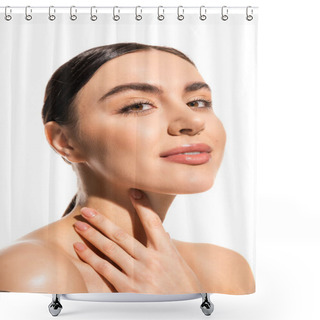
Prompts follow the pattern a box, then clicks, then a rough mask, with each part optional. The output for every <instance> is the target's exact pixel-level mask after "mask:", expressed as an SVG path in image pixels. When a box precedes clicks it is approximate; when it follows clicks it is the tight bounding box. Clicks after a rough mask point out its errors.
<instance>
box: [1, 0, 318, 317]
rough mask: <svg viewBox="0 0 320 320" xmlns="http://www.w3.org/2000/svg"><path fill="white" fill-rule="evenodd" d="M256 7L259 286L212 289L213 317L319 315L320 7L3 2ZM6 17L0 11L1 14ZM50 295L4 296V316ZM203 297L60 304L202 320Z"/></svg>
mask: <svg viewBox="0 0 320 320" xmlns="http://www.w3.org/2000/svg"><path fill="white" fill-rule="evenodd" d="M4 5H11V6H18V5H19V6H20V5H23V6H25V5H31V6H40V5H41V6H49V5H54V6H69V5H78V6H91V5H96V6H114V5H118V6H137V5H140V6H158V5H163V6H178V5H184V6H200V5H207V6H222V5H227V6H248V5H252V6H259V36H258V37H259V39H258V79H259V81H258V215H257V234H256V240H257V244H256V281H257V292H256V293H255V294H252V295H248V296H231V295H222V294H214V295H211V300H212V301H213V302H214V304H215V311H214V313H213V314H212V316H211V318H212V319H213V318H214V319H217V320H218V319H219V320H220V319H237V320H239V319H246V320H249V319H254V320H256V319H259V320H264V319H268V320H278V319H279V320H280V319H281V320H289V319H290V320H295V319H297V320H298V319H299V320H300V319H308V320H316V319H319V308H318V307H317V302H318V301H319V300H320V293H319V287H320V276H319V272H320V259H319V255H320V233H319V232H318V229H319V226H320V204H319V201H318V199H317V198H319V197H318V196H319V191H320V186H319V185H320V169H319V163H320V151H319V147H320V144H319V143H318V139H319V138H320V126H319V125H318V122H319V120H320V117H319V115H320V112H319V109H320V98H319V92H320V59H319V57H320V45H319V44H320V42H319V31H320V19H319V14H320V3H319V2H317V1H316V0H314V1H312V0H304V1H303V2H302V1H295V0H290V1H289V0H288V1H284V0H283V1H275V0H268V1H265V2H263V3H262V2H261V1H260V2H259V1H253V0H250V1H249V0H247V1H227V0H225V1H213V0H207V1H204V0H203V1H201V2H198V1H196V0H193V1H187V0H180V1H176V0H166V1H165V0H159V1H158V0H157V1H156V0H144V1H142V0H138V1H137V0H131V1H129V0H127V1H121V0H114V1H103V0H95V1H94V2H89V0H82V1H79V0H78V1H76V0H74V1H73V2H71V1H66V0H64V1H58V0H51V1H49V0H42V1H40V0H39V1H31V0H28V1H18V0H14V1H10V3H9V1H7V2H2V3H1V6H4ZM1 18H2V17H1ZM50 301H51V295H43V294H22V293H1V294H0V315H1V316H0V317H1V319H5V320H7V319H22V318H23V319H50V318H51V315H50V314H49V312H48V309H47V305H48V304H49V303H50ZM200 303H201V299H197V300H190V301H181V302H158V303H99V302H79V301H67V300H62V304H63V307H64V308H63V310H62V312H61V314H60V315H59V317H61V318H68V319H90V318H91V319H92V318H93V319H163V318H166V319H204V317H205V316H204V315H203V314H202V312H201V310H200V308H199V306H200Z"/></svg>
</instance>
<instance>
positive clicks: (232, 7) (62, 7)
mask: <svg viewBox="0 0 320 320" xmlns="http://www.w3.org/2000/svg"><path fill="white" fill-rule="evenodd" d="M6 7H10V8H13V9H14V8H16V9H24V8H26V7H30V8H33V9H47V8H49V7H50V6H45V7H42V6H0V8H2V9H5V8H6ZM53 7H54V8H58V9H59V8H61V9H68V8H71V7H75V8H81V9H90V8H92V7H94V8H102V9H112V8H114V7H115V6H108V7H104V6H85V7H84V6H67V7H66V6H53ZM117 7H118V8H119V9H120V8H126V9H135V8H136V7H137V6H134V7H131V6H117ZM138 7H141V8H146V9H158V7H159V6H156V7H147V6H138ZM160 7H163V8H169V9H176V8H178V7H179V6H175V7H168V6H160ZM181 7H183V8H184V9H198V8H200V7H201V6H198V7H188V6H181ZM203 7H205V8H206V9H221V8H222V7H223V6H220V7H209V6H208V7H207V6H203ZM226 7H227V8H228V9H246V8H247V7H245V6H242V7H234V6H230V7H229V6H226ZM249 7H251V8H252V9H258V8H259V7H253V6H249Z"/></svg>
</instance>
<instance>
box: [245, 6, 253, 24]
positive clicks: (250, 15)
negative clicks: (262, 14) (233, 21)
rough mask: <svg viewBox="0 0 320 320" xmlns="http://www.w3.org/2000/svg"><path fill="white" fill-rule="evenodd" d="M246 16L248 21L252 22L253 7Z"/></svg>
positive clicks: (247, 11)
mask: <svg viewBox="0 0 320 320" xmlns="http://www.w3.org/2000/svg"><path fill="white" fill-rule="evenodd" d="M249 8H251V14H249ZM246 14H247V20H248V21H251V20H252V19H253V9H252V7H251V6H249V7H247V10H246Z"/></svg>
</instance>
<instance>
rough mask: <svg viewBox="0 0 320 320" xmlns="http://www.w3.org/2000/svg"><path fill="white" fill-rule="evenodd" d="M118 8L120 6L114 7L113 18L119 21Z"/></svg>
mask: <svg viewBox="0 0 320 320" xmlns="http://www.w3.org/2000/svg"><path fill="white" fill-rule="evenodd" d="M116 8H118V6H115V7H113V20H115V21H118V20H119V19H120V16H119V15H118V14H115V9H116ZM118 13H120V10H119V8H118Z"/></svg>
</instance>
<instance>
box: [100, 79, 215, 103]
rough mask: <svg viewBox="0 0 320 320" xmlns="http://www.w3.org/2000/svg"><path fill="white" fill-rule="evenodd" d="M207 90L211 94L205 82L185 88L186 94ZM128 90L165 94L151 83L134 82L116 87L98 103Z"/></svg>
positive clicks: (188, 85) (194, 83)
mask: <svg viewBox="0 0 320 320" xmlns="http://www.w3.org/2000/svg"><path fill="white" fill-rule="evenodd" d="M202 88H205V89H207V90H209V91H210V92H211V89H210V87H209V86H208V84H206V83H205V82H193V83H191V84H187V85H186V86H185V88H184V91H185V92H191V91H196V90H199V89H202ZM127 90H137V91H144V92H150V93H153V94H156V95H160V94H163V90H162V89H160V88H158V87H156V86H154V85H152V84H149V83H141V82H133V83H126V84H121V85H119V86H116V87H114V88H112V89H111V90H110V91H108V92H107V93H105V94H104V95H103V96H102V97H101V98H100V99H99V101H98V102H101V101H103V100H104V99H105V98H107V97H110V96H111V95H113V94H116V93H119V92H124V91H127Z"/></svg>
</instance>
